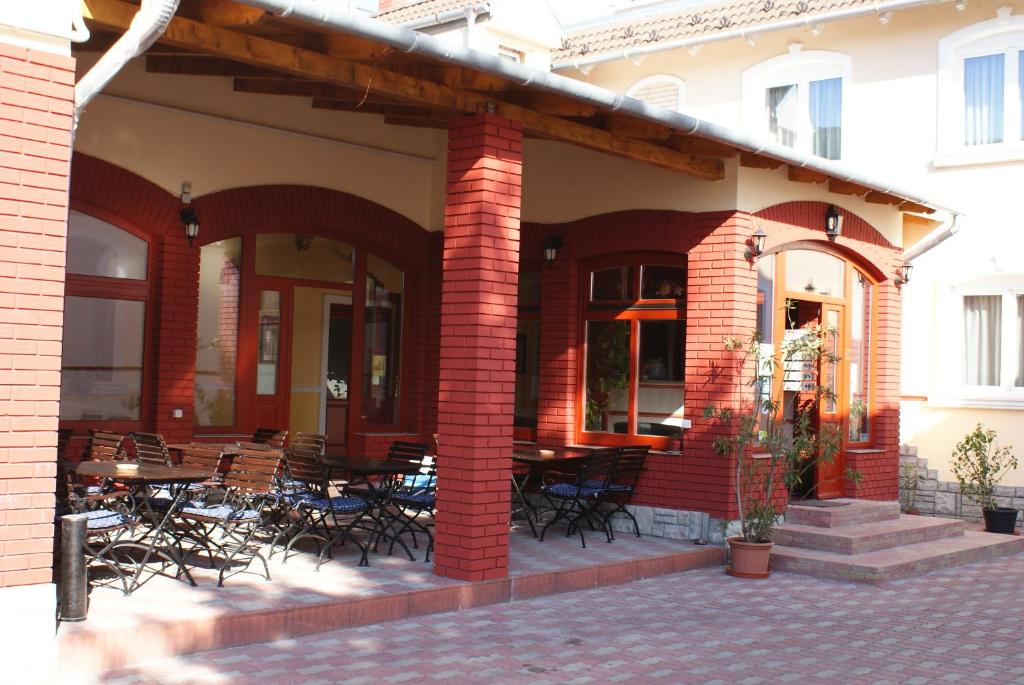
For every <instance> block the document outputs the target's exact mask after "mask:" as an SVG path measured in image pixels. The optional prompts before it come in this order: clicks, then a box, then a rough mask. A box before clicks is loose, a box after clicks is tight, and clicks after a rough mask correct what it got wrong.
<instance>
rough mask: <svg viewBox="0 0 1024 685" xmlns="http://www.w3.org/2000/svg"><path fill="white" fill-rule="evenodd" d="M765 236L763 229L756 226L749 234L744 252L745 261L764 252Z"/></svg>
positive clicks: (751, 259)
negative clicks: (747, 244)
mask: <svg viewBox="0 0 1024 685" xmlns="http://www.w3.org/2000/svg"><path fill="white" fill-rule="evenodd" d="M765 237H766V236H765V233H764V229H763V228H761V227H760V226H758V227H757V230H756V231H754V235H752V236H750V247H748V248H747V253H746V257H747V261H753V260H754V259H756V258H758V257H760V256H761V253H762V252H764V239H765Z"/></svg>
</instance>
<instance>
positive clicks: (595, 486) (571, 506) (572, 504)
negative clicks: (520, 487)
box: [540, 447, 619, 547]
mask: <svg viewBox="0 0 1024 685" xmlns="http://www.w3.org/2000/svg"><path fill="white" fill-rule="evenodd" d="M618 451H619V450H618V448H615V447H609V448H604V449H599V450H594V451H593V452H591V453H590V454H588V455H587V456H586V457H583V458H582V459H580V462H579V471H578V472H577V473H575V474H569V473H560V472H557V471H548V472H547V473H545V474H544V478H545V480H548V479H549V478H550V479H556V478H561V479H562V480H561V481H560V482H546V483H545V484H544V485H542V486H541V488H540V492H541V494H542V495H544V498H545V499H546V500H547V501H548V504H549V505H550V506H551V509H552V510H553V511H554V512H555V515H554V517H553V518H552V519H551V520H550V521H548V523H547V524H546V525H545V526H544V528H543V529H542V530H541V532H540V539H541V540H542V541H543V540H544V534H545V533H547V530H548V528H550V527H551V526H552V525H554V524H555V523H557V522H559V521H566V522H567V523H568V530H567V531H566V536H569V535H572V533H573V531H578V532H579V534H580V543H581V544H582V545H583V547H586V546H587V541H586V539H585V538H584V536H583V526H582V524H584V523H586V524H587V525H588V526H590V528H591V529H594V525H595V524H599V525H600V526H601V530H602V531H603V532H604V534H605V537H606V538H607V539H608V542H611V541H612V536H611V533H610V532H609V530H608V526H607V523H606V522H605V520H604V518H603V517H602V516H601V514H600V511H599V509H600V506H601V504H602V503H604V501H605V499H606V497H607V496H608V493H609V488H610V485H611V479H612V475H613V473H614V469H613V464H614V462H615V458H616V456H617V455H618Z"/></svg>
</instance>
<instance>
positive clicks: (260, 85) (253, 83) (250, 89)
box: [232, 78, 396, 105]
mask: <svg viewBox="0 0 1024 685" xmlns="http://www.w3.org/2000/svg"><path fill="white" fill-rule="evenodd" d="M232 87H233V88H234V91H235V92H236V93H258V94H262V95H294V96H298V97H307V98H325V99H331V100H353V101H355V102H365V103H368V104H374V105H388V104H394V103H395V102H396V100H395V99H394V98H386V97H380V96H379V95H370V94H368V93H367V92H366V91H362V92H360V91H358V90H356V89H354V88H343V87H341V86H336V85H334V84H332V83H324V82H322V81H300V80H288V79H280V78H236V79H235V80H234V82H233V85H232Z"/></svg>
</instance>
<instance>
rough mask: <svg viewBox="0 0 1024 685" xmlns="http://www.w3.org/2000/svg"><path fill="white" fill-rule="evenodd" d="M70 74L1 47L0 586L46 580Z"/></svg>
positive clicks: (66, 67) (63, 65) (67, 68)
mask: <svg viewBox="0 0 1024 685" xmlns="http://www.w3.org/2000/svg"><path fill="white" fill-rule="evenodd" d="M74 69H75V62H74V60H73V59H72V58H70V57H61V56H57V55H52V54H50V53H45V52H36V51H33V50H26V49H24V48H18V47H13V46H10V45H6V44H2V43H0V378H2V379H3V380H2V382H0V587H12V586H21V585H33V584H38V583H48V582H50V581H51V576H52V572H51V568H52V563H53V561H52V550H53V520H54V492H55V480H54V476H55V474H56V445H57V432H56V431H57V415H58V402H59V400H60V360H61V338H62V326H63V307H64V297H63V294H64V254H65V244H66V237H67V212H68V202H67V184H68V164H69V161H70V158H71V111H72V105H73V100H74V92H73V86H74V78H75V72H74Z"/></svg>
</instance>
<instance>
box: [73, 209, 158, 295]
mask: <svg viewBox="0 0 1024 685" xmlns="http://www.w3.org/2000/svg"><path fill="white" fill-rule="evenodd" d="M148 257H149V245H148V244H147V243H146V241H145V240H143V239H141V238H136V237H135V236H133V235H132V234H131V233H129V232H128V231H124V230H122V229H120V228H118V227H117V226H113V225H111V224H108V223H107V222H106V221H102V220H101V219H97V218H96V217H94V216H89V215H88V214H83V213H81V212H76V211H71V212H69V215H68V256H67V270H68V273H72V274H81V275H83V276H106V277H108V278H133V279H137V280H145V278H146V261H147V259H148Z"/></svg>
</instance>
